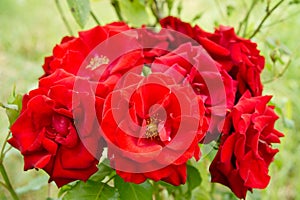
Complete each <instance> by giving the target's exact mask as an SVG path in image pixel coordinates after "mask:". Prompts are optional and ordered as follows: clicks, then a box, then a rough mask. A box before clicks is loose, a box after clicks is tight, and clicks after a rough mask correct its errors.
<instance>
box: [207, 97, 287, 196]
mask: <svg viewBox="0 0 300 200" xmlns="http://www.w3.org/2000/svg"><path fill="white" fill-rule="evenodd" d="M270 99H271V96H259V97H251V94H250V92H246V93H245V94H244V95H243V96H242V97H241V99H240V101H239V102H238V103H237V105H235V106H234V108H233V110H232V112H231V113H230V114H229V115H228V117H227V119H226V122H225V128H224V134H223V135H222V137H221V144H220V147H219V150H218V153H217V155H216V157H215V158H214V160H213V162H212V164H211V166H210V173H211V176H212V182H218V183H221V184H223V185H226V186H228V187H229V188H230V189H231V190H232V191H233V192H234V194H235V195H236V196H237V197H239V198H245V197H246V193H247V190H249V191H252V188H259V189H263V188H265V187H267V185H268V183H269V181H270V176H269V175H268V167H269V165H270V163H271V162H272V161H273V158H274V155H275V154H276V153H277V152H278V150H277V149H273V148H272V143H279V142H280V140H279V138H280V137H282V136H283V134H282V133H280V132H278V131H277V130H276V129H274V123H275V121H276V120H277V119H278V116H277V115H276V114H275V113H274V110H273V109H274V107H272V106H268V105H267V103H268V102H269V101H270Z"/></svg>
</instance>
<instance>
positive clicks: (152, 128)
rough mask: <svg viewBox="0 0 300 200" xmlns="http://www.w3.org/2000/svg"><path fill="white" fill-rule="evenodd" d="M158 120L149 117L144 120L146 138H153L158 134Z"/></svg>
mask: <svg viewBox="0 0 300 200" xmlns="http://www.w3.org/2000/svg"><path fill="white" fill-rule="evenodd" d="M159 122H160V120H158V119H157V118H155V117H150V118H148V119H147V120H146V134H145V135H146V138H151V139H153V138H155V137H157V136H158V124H159Z"/></svg>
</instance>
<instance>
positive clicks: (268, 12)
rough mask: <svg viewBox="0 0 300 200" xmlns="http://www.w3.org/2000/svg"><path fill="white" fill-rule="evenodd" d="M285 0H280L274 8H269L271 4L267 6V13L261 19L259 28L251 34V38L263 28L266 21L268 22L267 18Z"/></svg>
mask: <svg viewBox="0 0 300 200" xmlns="http://www.w3.org/2000/svg"><path fill="white" fill-rule="evenodd" d="M283 2H284V0H280V1H279V2H278V3H277V4H276V5H275V6H274V7H273V8H272V9H269V6H267V9H266V14H265V16H264V18H263V19H262V20H261V22H260V23H259V25H258V26H257V28H256V29H255V31H254V32H253V33H252V34H251V36H250V37H249V39H252V38H253V37H254V36H255V35H256V34H257V33H258V32H259V31H260V29H261V28H262V26H263V25H264V23H265V22H266V20H267V19H268V18H269V17H270V15H271V14H272V13H273V12H274V11H275V10H276V9H277V8H278V7H279V6H280V5H281V4H282V3H283Z"/></svg>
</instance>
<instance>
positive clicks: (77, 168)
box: [9, 17, 283, 198]
mask: <svg viewBox="0 0 300 200" xmlns="http://www.w3.org/2000/svg"><path fill="white" fill-rule="evenodd" d="M160 24H161V26H162V29H161V30H159V31H153V30H149V29H147V28H146V27H145V26H143V27H142V28H141V29H137V28H132V27H129V26H128V25H127V24H126V23H124V22H115V23H111V24H108V25H105V26H96V27H95V28H92V29H90V30H88V31H82V32H80V33H79V36H78V37H65V38H63V40H62V42H61V43H60V44H59V45H56V46H55V47H54V49H53V55H51V56H49V57H47V58H45V63H44V65H43V69H44V75H43V76H42V77H41V78H40V80H39V86H38V88H37V89H34V90H32V91H30V92H29V94H27V95H24V97H23V108H22V110H21V114H20V116H19V117H18V119H17V120H16V122H15V123H14V124H13V125H12V127H11V132H12V138H10V140H9V143H10V144H11V145H12V146H14V147H15V148H17V149H18V150H20V152H21V154H22V155H23V156H24V163H25V164H24V169H25V170H28V169H32V168H36V169H43V170H45V171H46V172H47V173H48V174H49V176H50V180H49V181H52V180H53V181H55V183H56V184H57V185H58V187H61V186H62V185H65V184H67V183H69V182H71V181H74V180H82V181H87V180H88V178H89V177H90V176H91V175H92V174H94V173H95V172H96V171H97V169H98V168H97V164H98V162H99V160H100V159H101V158H103V157H104V156H103V157H101V156H102V152H103V148H107V152H108V153H107V157H108V159H109V161H110V163H109V164H110V167H112V168H114V169H115V171H116V174H117V175H119V176H120V177H122V178H123V179H124V180H125V181H126V182H133V183H136V184H139V183H142V182H144V181H146V180H147V179H151V180H154V181H159V180H162V181H165V182H168V183H170V184H173V185H176V186H178V185H180V184H184V183H185V182H186V180H187V162H188V161H189V159H191V158H195V159H196V160H197V161H198V160H199V159H200V157H201V151H200V147H199V143H201V144H200V145H204V144H206V143H209V142H211V141H212V140H215V141H216V142H217V144H218V145H219V146H218V153H217V155H216V157H215V158H214V160H213V162H212V164H211V166H210V173H211V176H212V182H218V183H221V184H223V185H226V186H228V187H229V188H231V190H232V191H233V193H234V194H235V195H236V196H237V197H239V198H245V197H246V192H247V191H248V190H249V191H252V189H253V188H265V187H266V186H267V185H268V183H269V180H270V177H269V175H268V167H269V165H270V163H271V162H272V160H273V158H274V156H275V154H276V153H277V152H278V150H277V149H273V148H272V144H273V143H279V142H280V140H279V138H280V137H282V136H283V135H282V134H281V133H280V132H278V131H277V130H275V129H274V123H275V121H276V120H277V118H278V117H277V115H276V114H275V113H274V110H273V107H271V106H268V105H267V104H268V102H269V100H270V98H271V97H270V96H261V95H262V90H263V86H262V83H261V80H260V75H261V71H262V70H263V68H264V58H263V57H262V56H261V55H260V52H259V50H258V49H257V45H256V44H255V43H253V42H251V41H250V40H247V39H244V38H240V37H238V36H237V35H236V34H235V32H234V29H233V28H231V27H225V26H220V27H219V28H217V29H216V30H215V31H214V32H213V33H209V32H206V31H204V30H202V29H201V28H200V27H199V26H197V25H196V26H194V27H193V26H191V25H190V24H189V23H185V22H182V21H181V20H180V19H178V18H175V17H167V18H164V19H162V20H161V21H160ZM223 125H224V126H223ZM218 136H220V139H218ZM218 140H219V141H218ZM218 142H220V143H218ZM190 167H191V166H190ZM196 171H197V170H196ZM199 177H200V175H199ZM112 178H113V177H112ZM199 179H200V178H199ZM109 180H110V179H109ZM101 181H102V180H101ZM197 181H199V180H197ZM101 184H104V183H103V182H101Z"/></svg>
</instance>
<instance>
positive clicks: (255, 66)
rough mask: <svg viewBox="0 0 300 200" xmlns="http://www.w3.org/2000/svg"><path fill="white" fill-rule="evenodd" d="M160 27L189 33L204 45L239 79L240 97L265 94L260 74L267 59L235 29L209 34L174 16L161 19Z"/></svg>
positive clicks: (221, 27)
mask: <svg viewBox="0 0 300 200" xmlns="http://www.w3.org/2000/svg"><path fill="white" fill-rule="evenodd" d="M161 25H162V27H163V28H169V29H173V30H176V31H178V32H181V33H183V34H186V35H187V36H189V37H191V38H192V39H194V40H196V41H197V42H198V43H199V44H200V45H202V46H203V47H204V48H205V50H206V51H207V52H208V53H209V54H210V55H211V56H212V58H213V59H214V60H215V61H217V62H219V63H220V64H221V65H222V67H223V69H225V70H226V71H227V72H228V73H229V74H230V76H231V77H232V78H233V80H237V83H238V85H237V87H238V89H237V90H238V95H237V97H238V98H240V97H241V96H242V95H243V93H244V92H245V91H247V90H249V91H250V92H251V94H252V95H253V96H260V95H261V94H262V84H261V80H260V74H261V71H262V69H263V68H264V62H265V61H264V57H262V56H261V55H259V50H257V45H256V44H255V43H253V42H251V41H250V40H247V39H244V38H240V37H238V36H237V35H236V34H235V32H234V29H233V28H232V27H225V26H220V28H219V29H217V30H216V31H215V32H214V33H208V32H205V31H203V30H202V29H201V28H200V27H198V26H195V27H192V26H191V25H190V24H188V23H185V22H182V21H181V20H180V19H177V18H174V17H167V18H164V19H162V20H161Z"/></svg>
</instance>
